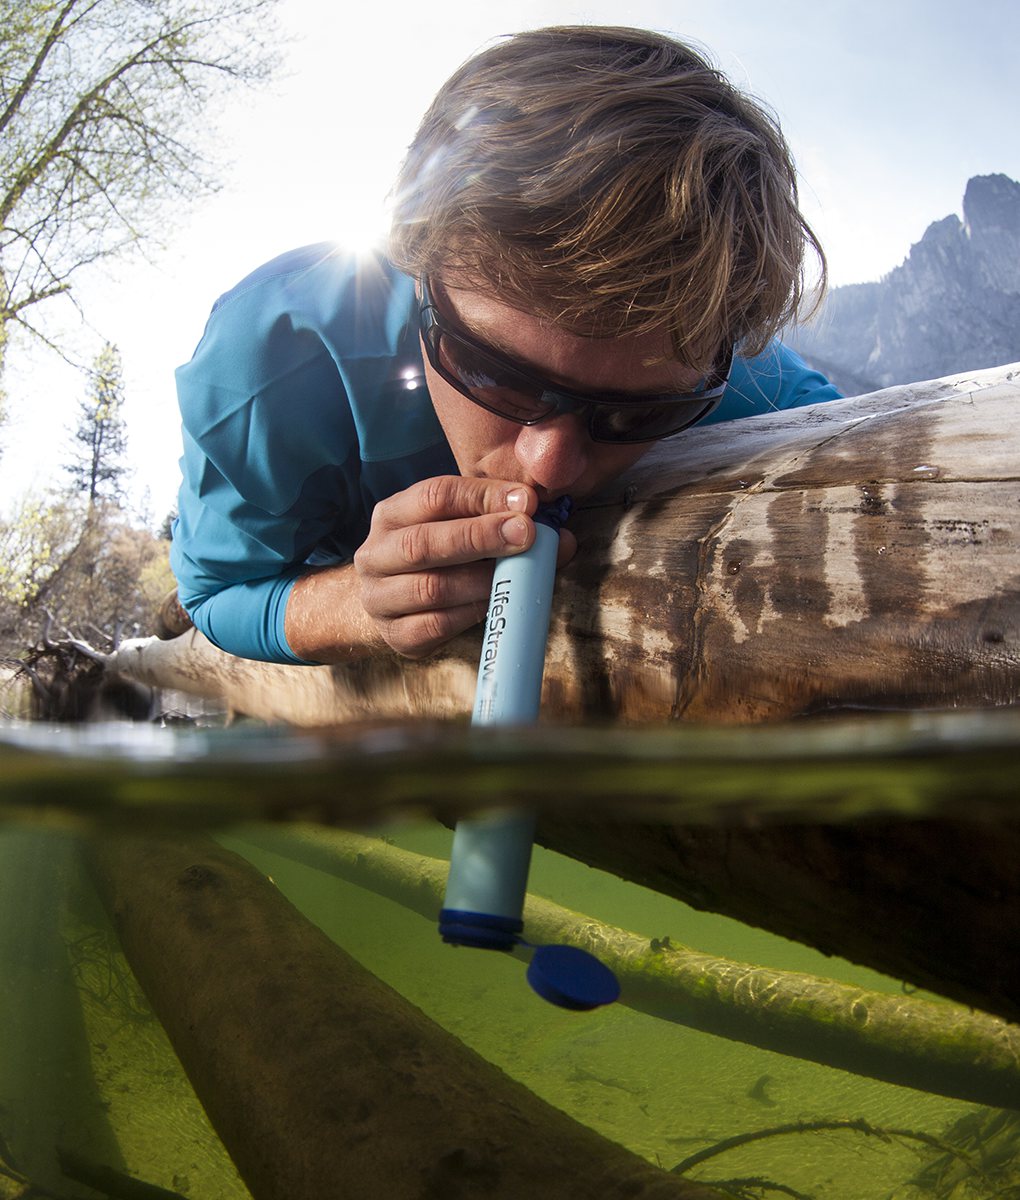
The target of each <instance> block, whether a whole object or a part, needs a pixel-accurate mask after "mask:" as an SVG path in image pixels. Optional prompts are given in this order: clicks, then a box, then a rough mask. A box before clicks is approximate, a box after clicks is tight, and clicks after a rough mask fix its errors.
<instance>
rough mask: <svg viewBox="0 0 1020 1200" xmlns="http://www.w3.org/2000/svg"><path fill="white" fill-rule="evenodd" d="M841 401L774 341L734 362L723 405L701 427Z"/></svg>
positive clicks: (822, 380) (821, 378) (793, 354)
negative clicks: (809, 405)
mask: <svg viewBox="0 0 1020 1200" xmlns="http://www.w3.org/2000/svg"><path fill="white" fill-rule="evenodd" d="M841 397H842V393H841V392H840V391H839V390H838V389H837V388H835V387H834V386H833V385H832V384H831V383H830V382H829V381H828V380H827V379H826V378H825V376H824V375H822V374H820V373H819V372H818V371H815V370H813V369H812V368H811V367H809V366H808V365H807V363H806V362H805V361H804V360H803V359H802V358H801V357H800V355H799V354H797V353H796V352H795V351H793V350H791V349H790V347H789V346H786V345H784V344H783V343H782V342H778V341H775V342H772V343H771V344H770V345H768V346H767V347H766V348H765V350H763V351H762V353H761V354H758V355H755V356H754V357H752V358H742V357H740V356H738V357H736V358H735V359H734V360H733V367H732V370H731V371H730V380H729V383H728V384H727V387H726V391H725V393H724V394H723V398H722V402H721V403H720V405H719V407H718V408H717V409H716V410H715V412H713V413H712V414H711V416H709V417H708V418H707V419H706V420H705V421H704V422H703V423H704V424H706V425H714V424H717V423H718V422H720V421H733V420H736V419H737V418H738V417H751V416H757V415H758V414H760V413H767V412H778V411H781V410H783V409H787V408H802V407H803V406H805V405H807V404H820V403H822V402H823V401H826V400H839V399H840V398H841Z"/></svg>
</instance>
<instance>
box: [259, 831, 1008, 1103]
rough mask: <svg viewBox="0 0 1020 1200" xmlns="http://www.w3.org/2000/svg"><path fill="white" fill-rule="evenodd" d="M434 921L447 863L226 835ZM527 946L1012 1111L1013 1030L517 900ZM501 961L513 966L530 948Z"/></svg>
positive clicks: (689, 1007)
mask: <svg viewBox="0 0 1020 1200" xmlns="http://www.w3.org/2000/svg"><path fill="white" fill-rule="evenodd" d="M235 840H239V841H240V843H241V844H242V847H243V845H244V844H245V843H247V844H249V845H251V846H254V847H256V848H257V849H264V850H269V851H271V852H273V853H275V854H279V855H283V856H285V857H287V858H291V859H293V860H294V861H296V862H300V863H303V864H305V865H306V866H311V867H315V868H316V869H318V870H321V871H326V872H328V873H329V874H332V875H335V876H337V877H338V878H341V879H344V880H346V881H348V882H349V883H354V884H357V885H358V886H360V887H364V888H367V889H369V890H370V891H373V892H375V893H377V894H378V895H380V896H385V897H386V898H387V899H389V900H393V901H395V902H396V903H398V904H401V905H403V906H404V907H406V908H409V909H411V910H412V911H413V912H416V913H418V914H419V915H421V916H423V917H425V918H427V919H428V920H430V921H433V922H434V921H436V919H437V915H438V913H439V910H440V908H441V907H442V902H443V893H444V890H445V887H446V876H447V873H448V870H449V863H447V862H445V861H443V860H441V859H436V858H429V857H428V856H426V855H421V854H414V853H411V852H410V851H408V850H401V849H399V848H398V847H396V846H391V845H389V844H387V843H386V842H384V841H381V840H380V839H378V838H372V837H364V836H362V835H360V834H356V833H346V832H343V833H341V832H337V831H335V830H325V829H315V830H308V829H304V830H301V829H294V828H288V829H282V830H269V831H265V832H260V831H259V830H257V829H252V828H246V829H244V830H243V831H242V832H240V833H239V834H238V835H237V838H236V839H235ZM524 936H525V937H526V938H527V940H528V941H529V942H530V943H531V944H532V945H536V944H537V945H546V944H554V945H569V946H577V947H578V948H580V949H582V950H587V951H589V952H590V953H592V954H594V955H595V956H596V957H597V958H598V959H599V960H600V961H601V962H603V963H604V964H605V965H606V966H607V967H609V968H610V970H612V971H613V972H614V974H615V975H616V977H617V979H618V980H619V981H620V985H621V996H620V1003H621V1004H624V1005H626V1006H628V1007H630V1008H633V1009H635V1010H637V1011H638V1012H644V1013H648V1014H649V1015H651V1016H654V1017H658V1018H660V1019H661V1020H665V1021H672V1022H674V1023H676V1024H679V1025H685V1026H687V1027H688V1028H690V1029H697V1030H700V1031H701V1032H703V1033H711V1034H716V1035H717V1036H719V1037H725V1038H729V1039H731V1040H733V1041H739V1042H745V1043H747V1044H748V1045H752V1046H758V1047H760V1048H762V1049H764V1050H772V1051H775V1052H776V1053H779V1054H787V1055H791V1056H793V1057H796V1058H803V1059H809V1060H811V1061H813V1062H818V1063H821V1064H823V1065H824V1066H829V1067H837V1068H839V1069H841V1070H845V1071H851V1072H853V1073H854V1074H857V1075H864V1076H868V1077H870V1078H872V1079H880V1080H882V1081H883V1082H885V1083H894V1084H897V1085H899V1086H901V1087H912V1088H919V1089H921V1090H923V1091H926V1092H934V1093H936V1094H938V1095H943V1096H949V1097H951V1098H953V1099H957V1100H968V1101H971V1102H972V1103H975V1104H984V1105H989V1106H991V1107H995V1108H1020V1028H1017V1027H1016V1026H1013V1025H1009V1024H1007V1023H1006V1022H1005V1021H1001V1020H998V1019H997V1018H995V1017H988V1016H985V1015H984V1014H983V1013H975V1012H974V1011H973V1010H971V1009H967V1008H963V1007H962V1006H960V1005H955V1004H943V1003H934V1002H932V1001H928V1000H924V999H921V998H919V997H915V996H904V995H900V996H892V995H887V994H884V993H881V992H874V991H869V990H868V989H865V988H862V987H856V986H852V985H850V984H843V983H837V982H835V981H834V980H831V979H823V978H820V977H818V976H815V975H806V974H802V973H799V972H792V971H779V970H774V969H771V968H768V967H759V966H754V965H751V964H749V963H740V962H734V961H733V960H731V959H725V958H719V957H717V956H716V955H710V954H702V953H699V952H698V951H696V950H692V949H690V948H688V947H686V946H681V945H675V944H672V943H671V942H670V939H669V938H666V939H665V940H664V942H663V941H655V940H653V941H652V942H649V939H648V938H647V937H640V936H639V935H637V934H635V933H631V932H629V931H627V930H624V929H618V928H615V927H614V926H611V925H606V924H604V923H603V922H601V921H597V920H595V919H594V918H592V917H589V916H585V915H582V914H581V913H577V912H572V911H571V910H570V909H568V908H563V907H562V906H561V905H559V904H554V903H553V902H552V901H550V900H544V899H542V898H541V897H539V896H533V895H529V896H528V897H527V900H526V903H525V907H524ZM513 953H514V954H515V955H516V956H517V957H518V958H522V959H525V960H528V959H530V957H531V948H530V947H525V946H518V947H517V948H516V949H515V950H514V951H513Z"/></svg>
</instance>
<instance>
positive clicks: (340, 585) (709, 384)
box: [172, 27, 838, 663]
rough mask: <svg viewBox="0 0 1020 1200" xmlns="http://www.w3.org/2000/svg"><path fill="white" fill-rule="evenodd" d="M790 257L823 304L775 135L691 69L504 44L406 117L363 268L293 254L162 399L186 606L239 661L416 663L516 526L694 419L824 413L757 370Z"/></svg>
mask: <svg viewBox="0 0 1020 1200" xmlns="http://www.w3.org/2000/svg"><path fill="white" fill-rule="evenodd" d="M805 249H810V250H813V251H814V252H815V253H816V254H817V256H818V259H819V262H820V264H821V267H822V273H823V275H824V260H823V259H822V256H821V251H820V249H819V247H818V244H817V242H816V240H815V238H814V235H813V234H812V233H811V231H810V229H809V228H808V227H807V225H806V223H805V222H804V219H803V217H802V216H801V214H800V212H799V210H798V207H797V190H796V182H795V174H794V168H793V164H792V162H791V160H790V156H789V152H788V149H787V147H786V144H785V142H784V140H783V137H782V135H781V133H780V132H779V130H778V128H777V127H776V125H775V124H774V122H773V120H772V119H771V118H770V117H769V116H768V115H767V114H765V113H764V112H763V111H762V110H761V109H760V108H759V107H758V105H756V104H755V103H754V102H753V101H751V100H750V99H748V98H747V97H745V96H743V95H742V94H741V93H739V92H738V91H736V90H735V89H734V88H733V87H732V86H731V85H730V84H729V83H728V82H727V81H726V80H725V79H724V78H723V77H722V76H721V75H719V74H718V72H716V71H715V70H714V69H712V68H711V67H710V66H709V65H708V64H707V63H706V62H705V61H704V60H703V59H702V58H701V57H700V56H699V55H697V54H696V53H695V52H694V51H692V50H691V49H689V48H688V47H686V46H685V45H683V44H681V43H679V42H677V41H674V40H673V39H670V38H667V37H664V36H661V35H658V34H654V33H648V32H645V31H641V30H632V29H616V28H598V27H564V28H552V29H545V30H534V31H529V32H526V33H522V34H519V35H517V36H515V37H512V38H509V39H506V40H503V41H501V42H500V43H498V44H497V45H495V46H494V47H492V48H490V49H489V50H486V51H484V52H483V53H481V54H479V55H478V56H477V57H475V58H473V59H472V60H470V61H469V62H468V63H466V64H465V65H464V66H463V67H461V68H460V70H459V71H457V72H456V73H455V74H454V76H453V77H452V78H451V79H450V80H449V81H448V82H447V84H446V85H445V86H444V87H443V88H442V89H441V91H440V93H439V95H438V96H437V97H436V99H435V101H434V103H433V105H432V107H431V108H430V110H429V112H428V113H427V114H426V116H425V118H424V120H423V122H422V125H421V127H420V129H419V131H418V134H417V136H416V138H415V140H414V142H413V144H412V146H411V148H410V151H409V153H408V156H407V159H406V161H405V163H404V166H403V168H402V170H401V173H400V176H399V178H398V181H397V186H396V190H395V204H394V217H393V229H392V236H391V240H390V246H389V251H388V257H387V258H382V257H377V258H375V259H372V260H368V261H365V260H362V261H358V260H356V259H354V258H351V257H348V256H344V255H343V254H342V253H340V252H339V251H337V250H335V249H334V248H332V247H329V246H312V247H306V248H305V249H303V250H299V251H295V252H293V253H292V254H289V255H284V256H283V257H282V258H280V259H277V260H275V261H274V262H272V263H269V264H267V265H266V266H264V267H262V268H260V269H259V270H257V271H256V272H254V274H252V275H251V276H249V277H248V278H247V279H245V280H243V281H242V282H241V283H240V284H238V285H237V287H235V288H234V289H233V290H232V291H230V292H228V293H227V294H226V295H225V296H223V297H221V298H220V300H219V301H218V302H217V304H216V306H215V307H214V309H213V313H212V316H211V317H210V320H209V323H208V326H207V328H206V332H205V335H204V337H203V339H202V342H201V343H200V345H199V347H198V349H197V350H196V352H195V356H194V358H193V359H192V361H191V362H190V363H189V364H187V365H186V366H184V367H182V368H181V369H180V371H179V372H178V390H179V394H180V401H181V410H182V414H183V421H184V458H183V460H182V466H183V474H184V480H183V484H182V487H181V493H180V517H179V520H178V523H177V526H176V528H175V533H174V544H173V550H172V563H173V567H174V571H175V574H176V576H177V579H178V582H179V585H180V589H179V590H180V597H181V601H182V603H183V604H184V606H185V607H186V608H187V610H188V612H189V613H190V615H191V618H192V619H193V620H194V622H195V624H196V625H197V626H198V628H199V629H201V630H202V631H203V632H204V633H206V635H207V636H208V637H210V638H211V640H212V641H213V642H215V643H216V644H217V645H219V646H221V647H222V648H223V649H225V650H228V651H230V652H232V653H234V654H239V655H242V656H245V657H251V658H259V659H266V660H269V661H281V662H299V663H328V662H337V661H344V660H348V659H351V658H352V657H357V656H361V655H365V654H373V653H386V654H390V653H396V654H398V655H403V656H406V657H409V658H422V657H424V656H426V655H428V654H430V653H432V652H433V651H435V650H436V649H437V648H439V647H440V646H442V645H443V644H444V643H445V642H447V641H448V640H449V639H450V638H452V637H454V636H455V635H457V634H458V633H461V632H462V631H463V630H465V629H467V628H469V627H470V626H472V625H473V624H475V623H476V622H478V621H480V620H481V619H482V618H483V617H484V615H485V609H486V602H487V598H488V593H489V587H490V582H491V575H492V563H491V560H492V559H493V558H495V557H497V556H499V555H504V554H508V553H515V552H518V551H521V550H524V549H526V548H527V547H529V546H530V545H531V543H532V542H533V540H534V536H535V530H534V524H533V522H532V520H531V516H532V515H533V514H534V512H535V510H536V508H537V506H538V504H539V503H540V502H543V501H546V500H551V499H555V498H557V497H559V496H562V495H565V494H570V495H572V496H573V497H574V498H575V499H582V498H583V497H584V496H586V495H588V494H590V493H592V492H593V491H595V490H597V489H598V488H599V487H601V486H602V485H604V484H605V483H606V482H607V481H609V480H610V479H612V478H613V477H615V476H616V475H618V474H620V473H621V472H622V471H624V470H626V469H627V468H628V467H629V466H630V465H631V464H633V463H634V462H636V461H637V459H638V458H640V457H641V455H642V454H644V453H645V451H646V450H647V449H648V447H649V446H650V445H651V444H653V442H654V441H655V440H657V439H659V438H661V437H664V436H672V435H673V434H675V433H677V432H680V431H681V430H682V429H684V428H686V427H688V426H689V425H691V424H693V423H694V422H695V421H698V420H701V419H703V418H707V419H709V420H726V419H731V418H733V417H737V416H741V415H744V414H752V413H756V412H762V411H767V410H769V409H772V408H777V407H778V408H786V407H792V406H796V405H800V404H806V403H814V402H817V401H819V400H826V399H831V398H833V397H834V396H836V395H837V394H838V393H837V392H836V391H835V389H833V388H832V387H831V385H829V384H828V383H827V382H826V381H825V380H824V379H823V378H822V377H821V376H819V375H817V374H816V373H814V372H812V371H809V370H808V369H807V368H806V367H805V365H804V364H803V363H802V362H801V361H800V360H799V359H798V358H797V357H796V356H795V355H793V354H792V353H791V352H790V351H788V350H787V349H785V348H784V347H782V346H781V345H780V344H779V343H778V342H776V341H774V338H775V336H776V334H777V331H778V330H779V329H780V328H781V327H782V326H783V325H784V324H786V323H788V322H789V321H790V320H791V319H792V317H793V315H794V313H795V312H796V311H797V309H798V306H799V304H800V301H801V298H802V289H803V270H802V265H803V257H804V252H805ZM727 380H728V383H727ZM575 550H576V544H575V541H574V538H573V536H572V535H571V534H570V533H569V531H564V532H563V533H562V534H561V545H560V562H561V563H562V562H565V561H567V560H568V559H569V558H570V557H571V556H572V555H573V553H574V552H575Z"/></svg>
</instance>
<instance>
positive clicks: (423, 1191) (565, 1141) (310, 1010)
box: [87, 835, 720, 1200]
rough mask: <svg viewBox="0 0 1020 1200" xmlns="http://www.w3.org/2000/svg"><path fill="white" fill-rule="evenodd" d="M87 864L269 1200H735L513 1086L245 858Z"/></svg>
mask: <svg viewBox="0 0 1020 1200" xmlns="http://www.w3.org/2000/svg"><path fill="white" fill-rule="evenodd" d="M87 853H88V856H89V860H90V863H91V865H92V868H93V874H94V876H95V878H96V881H97V885H98V888H99V891H100V894H101V896H102V897H103V900H104V902H105V904H106V906H107V908H108V910H109V912H110V914H111V916H112V919H113V921H114V924H115V926H116V928H117V931H118V933H119V935H120V937H121V941H122V944H123V946H124V950H125V953H126V954H127V957H128V960H129V962H130V963H131V965H132V968H133V970H134V971H135V973H136V975H137V976H138V979H139V982H140V983H141V984H142V986H143V987H144V988H145V991H146V993H147V994H148V996H149V999H150V1001H151V1002H152V1005H153V1007H154V1008H155V1010H156V1012H157V1014H158V1015H159V1017H160V1019H161V1020H162V1022H163V1024H164V1026H165V1027H166V1030H167V1033H168V1034H169V1036H170V1040H171V1042H172V1043H173V1045H174V1048H175V1050H176V1051H177V1054H178V1056H179V1057H180V1059H181V1062H182V1064H183V1066H184V1068H185V1070H186V1071H187V1073H188V1076H189V1078H190V1079H191V1081H192V1084H193V1086H194V1088H195V1091H196V1093H197V1094H198V1096H199V1099H200V1100H201V1101H202V1103H203V1105H204V1106H205V1108H206V1111H207V1112H208V1114H209V1117H210V1120H211V1121H212V1123H213V1126H214V1127H215V1129H216V1131H217V1132H218V1133H219V1135H220V1137H221V1138H222V1140H223V1142H224V1145H225V1146H226V1148H227V1150H228V1151H229V1152H230V1154H231V1156H232V1157H233V1159H234V1161H235V1163H236V1164H237V1167H238V1170H239V1171H240V1173H241V1176H242V1178H243V1179H244V1180H245V1182H246V1184H247V1185H248V1187H249V1188H250V1189H251V1192H252V1195H253V1196H254V1198H255V1200H296V1197H311V1196H314V1197H316V1198H317V1200H319V1198H321V1200H366V1198H368V1197H373V1198H374V1197H382V1196H385V1197H386V1198H387V1200H468V1198H469V1197H470V1198H472V1200H474V1198H475V1197H477V1196H480V1195H485V1196H487V1197H492V1198H493V1200H520V1197H522V1196H528V1197H534V1198H536V1200H543V1198H548V1200H571V1198H576V1200H589V1198H590V1197H591V1196H599V1197H616V1198H618V1200H624V1198H628V1200H629V1198H632V1197H633V1198H635V1200H666V1198H667V1197H674V1196H675V1197H679V1198H682V1200H720V1197H719V1194H718V1193H717V1192H716V1191H715V1189H713V1188H709V1187H707V1186H705V1185H701V1184H697V1183H692V1182H689V1181H685V1180H682V1179H679V1178H677V1177H673V1176H670V1175H669V1174H667V1173H665V1172H663V1171H661V1170H659V1169H657V1168H655V1167H653V1166H651V1165H650V1164H649V1163H646V1162H644V1161H643V1160H641V1159H639V1158H637V1157H636V1156H634V1155H632V1154H630V1153H629V1152H627V1151H625V1150H623V1149H622V1148H621V1147H619V1146H616V1145H614V1144H613V1143H612V1142H609V1141H607V1140H606V1139H604V1138H602V1137H600V1136H599V1135H597V1134H595V1133H593V1132H592V1131H590V1130H588V1129H586V1128H584V1127H583V1126H581V1125H579V1124H577V1123H576V1122H575V1121H573V1120H571V1119H570V1118H568V1117H567V1116H565V1115H564V1114H563V1113H561V1112H559V1111H557V1110H556V1109H553V1108H552V1107H550V1106H549V1105H547V1104H545V1103H544V1102H543V1101H540V1100H539V1099H538V1098H537V1097H535V1096H534V1095H532V1093H530V1092H529V1091H527V1089H526V1088H524V1087H522V1086H521V1085H520V1084H517V1083H515V1082H513V1081H511V1080H509V1079H508V1078H507V1077H506V1076H504V1075H503V1074H502V1073H501V1072H500V1071H499V1070H498V1069H497V1068H495V1067H493V1066H491V1065H490V1064H488V1063H486V1062H485V1061H484V1060H482V1059H481V1058H480V1057H479V1056H477V1055H476V1054H474V1052H472V1051H470V1050H468V1049H467V1048H466V1047H464V1046H463V1045H462V1044H461V1043H460V1042H458V1041H457V1040H456V1039H455V1038H454V1037H453V1036H452V1035H450V1034H447V1033H446V1032H444V1031H443V1030H441V1029H440V1028H439V1027H438V1026H436V1025H434V1024H433V1023H432V1022H431V1021H429V1020H428V1019H427V1018H426V1017H425V1016H424V1015H423V1014H421V1013H420V1012H419V1011H418V1010H417V1009H415V1008H413V1007H412V1006H411V1005H410V1004H408V1003H407V1002H406V1001H404V1000H402V999H401V998H400V997H399V996H398V995H397V994H396V993H395V992H393V991H392V990H391V989H390V988H388V987H386V986H385V985H384V984H382V983H380V982H379V981H378V980H376V979H375V978H374V977H372V976H371V975H369V974H368V973H367V972H366V971H364V970H363V969H362V968H361V967H359V966H358V965H357V964H356V963H355V962H354V961H353V960H352V959H350V958H349V957H348V956H347V955H346V954H345V953H343V951H341V950H340V949H339V948H338V947H337V946H335V945H334V944H333V943H332V942H331V941H330V940H329V939H328V938H327V937H326V936H325V935H324V934H322V933H321V932H320V931H319V930H318V929H316V928H315V927H314V926H313V925H312V924H311V923H310V922H308V921H306V920H305V919H304V918H303V917H301V915H300V914H299V913H298V912H297V911H296V910H295V909H294V908H293V907H292V906H291V905H290V904H289V903H288V902H287V901H286V900H285V899H284V898H283V897H282V896H281V895H280V894H279V892H278V891H277V890H276V888H275V887H273V885H272V883H271V882H270V881H269V880H267V879H266V878H265V877H264V876H262V875H261V874H259V873H258V872H257V871H256V870H255V869H254V868H252V867H251V866H250V865H249V864H248V863H246V862H245V861H244V860H243V859H241V858H240V857H239V856H237V855H235V854H232V853H230V852H228V851H226V850H223V849H222V848H220V847H217V846H214V845H213V844H212V843H211V842H208V841H206V840H203V839H194V840H181V839H171V838H164V839H158V838H150V839H144V838H137V837H131V836H128V835H123V836H120V837H115V836H110V835H107V836H105V837H104V838H103V839H102V841H99V840H96V841H94V842H92V843H91V844H90V846H89V847H88V851H87Z"/></svg>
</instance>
